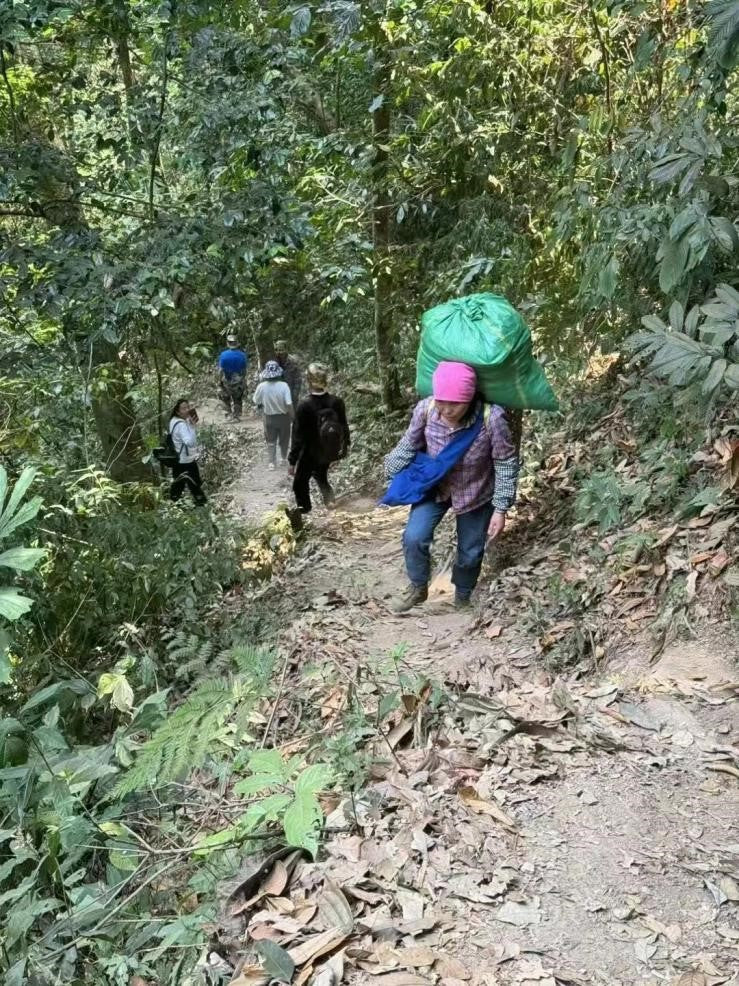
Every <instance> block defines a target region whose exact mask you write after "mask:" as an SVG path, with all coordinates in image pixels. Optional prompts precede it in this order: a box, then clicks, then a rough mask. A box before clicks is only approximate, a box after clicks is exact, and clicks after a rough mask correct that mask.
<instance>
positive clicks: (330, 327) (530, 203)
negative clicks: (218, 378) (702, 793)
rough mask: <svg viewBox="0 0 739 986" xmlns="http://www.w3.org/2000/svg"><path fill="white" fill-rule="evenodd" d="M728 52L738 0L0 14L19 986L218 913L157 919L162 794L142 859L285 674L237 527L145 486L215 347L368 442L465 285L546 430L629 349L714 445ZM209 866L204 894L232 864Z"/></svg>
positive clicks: (738, 363) (261, 812)
mask: <svg viewBox="0 0 739 986" xmlns="http://www.w3.org/2000/svg"><path fill="white" fill-rule="evenodd" d="M738 57H739V2H737V0H712V2H708V3H703V2H699V0H685V2H681V0H624V2H618V0H614V2H607V0H563V2H559V0H528V2H527V3H523V2H520V0H492V2H486V3H478V2H475V0H438V2H437V0H435V2H422V0H397V2H390V0H388V2H377V0H367V2H364V3H357V2H353V0H325V2H316V3H300V2H296V3H289V2H283V0H272V2H252V0H233V2H222V3H215V2H212V0H183V2H178V0H161V2H153V0H94V2H90V0H5V2H4V3H3V4H0V76H1V77H0V292H1V299H0V339H1V344H2V351H1V352H0V397H1V401H2V425H1V427H0V455H1V456H2V462H3V463H4V467H3V472H2V475H1V476H0V479H1V480H2V482H1V483H0V507H1V508H2V513H1V514H0V539H1V540H2V548H3V549H4V551H3V553H2V555H0V565H3V566H4V568H5V570H6V576H5V578H4V580H3V581H4V582H8V583H12V584H9V585H7V586H5V587H3V588H2V589H0V617H2V620H3V623H4V626H5V630H4V631H3V639H2V652H1V653H0V689H1V691H0V699H1V701H2V703H3V708H4V711H5V713H6V715H5V716H4V718H3V721H2V725H0V779H1V781H2V794H1V795H0V839H2V842H1V843H0V904H1V905H2V908H1V910H2V914H3V917H2V920H3V921H4V922H5V925H4V944H3V949H2V958H0V963H2V965H3V967H4V970H5V971H4V974H5V976H6V978H5V982H7V983H8V984H9V986H15V984H21V983H23V982H25V981H27V977H28V976H33V977H36V978H35V979H34V980H33V981H36V982H40V981H52V980H51V978H48V979H47V978H45V977H51V976H52V975H55V974H57V973H58V974H59V976H61V977H62V979H63V980H64V981H70V982H71V981H83V980H84V981H87V982H91V981H95V982H100V983H128V981H129V976H130V975H131V974H133V973H136V972H142V974H144V975H154V974H156V975H157V976H159V975H161V976H162V978H161V979H160V981H165V979H168V978H169V976H170V975H171V976H172V977H173V978H172V981H179V982H186V981H187V979H186V978H184V977H185V976H186V974H189V973H188V970H189V969H190V960H191V958H192V954H191V953H187V951H186V948H187V947H189V946H191V945H192V944H193V943H195V944H197V943H198V942H200V941H201V940H202V936H203V930H202V929H203V927H204V926H205V925H206V924H207V921H208V920H209V918H210V917H211V916H212V914H211V913H210V911H209V910H208V906H202V907H199V908H193V909H192V913H190V912H189V911H187V910H185V911H183V912H182V913H180V914H179V915H175V916H174V917H173V918H172V919H171V921H169V922H168V923H167V922H161V921H159V920H158V919H155V918H154V917H152V916H151V915H152V914H153V913H154V911H155V898H156V895H157V894H166V892H167V889H168V880H169V871H170V869H171V867H172V865H174V863H173V860H175V859H177V860H180V859H181V856H180V855H178V854H177V853H182V851H183V850H185V849H187V846H188V842H187V837H186V836H183V834H182V832H181V831H180V830H179V829H178V828H177V823H176V822H175V821H174V817H173V815H171V813H170V814H168V811H169V810H170V809H171V807H172V805H173V804H174V803H176V802H177V800H178V797H179V796H178V795H176V794H175V795H174V796H172V794H171V788H168V791H169V792H170V793H169V794H168V796H167V798H168V800H166V801H163V802H158V807H157V810H158V811H159V816H158V817H159V818H160V819H163V821H162V822H161V824H162V825H163V826H164V827H165V828H166V827H167V826H169V830H168V831H169V833H170V837H171V844H170V849H164V848H159V849H157V850H152V851H151V852H149V850H150V849H151V846H150V845H149V843H148V836H147V835H146V834H144V835H142V834H141V830H136V829H135V826H134V821H135V819H136V817H137V814H136V813H137V812H139V811H141V810H143V809H142V804H143V803H144V799H143V796H142V795H139V794H137V792H139V791H140V790H142V789H143V790H146V789H151V788H152V786H153V787H157V786H164V785H166V784H168V783H169V782H170V781H172V780H173V779H176V778H177V777H178V776H179V773H180V772H181V770H182V768H183V765H185V764H188V765H191V764H193V763H195V762H197V761H198V760H202V759H203V758H204V757H205V754H206V752H208V750H211V751H212V745H211V746H210V747H209V746H208V744H213V743H215V744H216V746H217V747H218V753H217V755H215V768H214V769H215V773H216V776H219V775H218V772H219V770H221V774H223V772H225V770H226V767H225V763H226V760H225V750H226V748H227V746H228V742H229V735H230V733H229V730H231V731H232V730H233V725H232V723H233V716H236V719H237V721H238V722H239V723H242V725H243V723H246V722H248V721H249V718H248V717H249V714H250V711H251V710H253V708H254V706H255V703H256V702H257V700H258V698H259V697H260V696H263V695H264V694H266V693H267V692H268V690H269V688H271V687H273V686H272V685H271V684H270V680H271V679H270V671H271V669H272V663H273V660H274V658H273V656H272V655H271V654H270V653H269V651H261V650H255V649H254V648H253V647H251V646H250V644H251V643H252V642H253V641H255V640H260V639H266V635H264V634H263V633H262V630H263V628H260V626H258V625H257V624H258V623H259V619H261V617H259V616H258V615H255V613H250V612H248V611H246V612H244V613H241V614H240V616H239V617H238V618H237V619H231V620H227V619H226V617H225V614H224V613H223V611H222V610H221V608H220V599H221V595H222V591H223V587H225V586H232V585H235V584H238V583H239V582H240V581H242V580H243V579H244V578H245V577H246V576H245V573H244V569H243V567H242V563H241V548H242V545H243V540H244V537H245V533H244V532H243V531H242V530H239V529H238V528H237V527H236V526H235V525H234V524H233V523H232V522H231V521H230V520H229V519H228V518H226V517H223V516H216V515H212V514H210V513H198V512H196V511H193V510H183V511H179V510H177V508H175V507H173V506H171V505H169V504H167V503H166V502H165V500H164V498H163V497H161V495H160V492H159V489H158V486H157V483H156V481H155V474H154V469H153V466H152V463H151V459H150V450H151V448H152V447H153V446H154V445H155V444H156V443H157V441H158V436H159V435H160V434H161V430H162V426H163V422H164V417H165V415H166V414H167V413H168V409H169V407H171V405H172V403H173V401H174V398H175V397H177V396H179V389H180V387H181V385H182V383H181V382H182V381H183V380H186V379H187V380H190V379H192V376H193V375H196V374H198V373H199V372H201V371H202V370H203V367H205V366H207V364H208V361H211V362H212V360H213V357H214V354H215V353H216V352H217V350H218V348H220V344H221V342H222V339H223V336H224V335H225V333H226V332H227V331H235V332H236V333H238V335H239V337H240V338H241V340H242V341H243V343H244V344H245V346H246V347H247V348H248V349H249V350H250V351H251V353H252V354H254V356H255V358H256V357H257V356H264V355H269V352H270V350H271V347H272V344H273V341H274V339H275V337H276V336H278V335H280V336H284V337H286V338H287V339H288V340H289V342H290V346H291V349H293V350H295V351H296V352H300V353H302V354H305V355H309V356H315V357H321V358H323V359H325V360H326V361H328V362H329V363H330V364H331V366H332V367H333V369H334V370H335V371H337V372H339V373H340V374H342V375H343V376H344V379H345V380H347V381H348V380H353V381H362V382H363V383H366V384H369V386H370V388H371V387H372V385H373V384H374V385H379V387H378V390H379V393H381V401H382V404H383V407H380V406H379V403H380V397H379V396H378V398H377V399H376V400H374V406H373V407H371V408H368V409H367V417H366V418H365V420H366V421H367V422H370V421H372V420H378V419H382V418H383V417H384V415H385V411H386V410H388V409H389V410H395V409H398V408H400V407H402V406H403V402H404V400H405V398H406V396H407V391H408V388H409V385H410V384H411V383H412V380H413V361H414V358H415V352H416V348H417V342H418V329H417V325H418V320H419V316H420V314H421V312H422V311H423V310H424V309H425V308H427V307H430V306H431V305H433V304H435V303H438V302H440V301H443V300H446V298H448V297H450V296H453V295H455V294H464V293H466V292H468V291H473V290H492V291H496V292H498V293H501V294H503V295H506V296H507V297H508V298H509V299H510V300H511V301H512V302H513V304H515V305H516V306H517V307H518V308H519V309H520V310H521V311H522V312H523V313H524V314H525V316H526V318H527V320H528V322H529V323H530V325H531V327H532V330H533V333H534V337H535V340H536V344H537V347H538V350H539V355H541V356H542V357H543V358H544V359H545V360H546V362H547V364H548V369H549V371H550V372H551V373H552V374H553V376H554V378H555V379H557V380H558V381H559V383H560V386H561V390H562V393H563V395H564V398H565V405H566V404H567V400H568V396H567V395H568V393H569V392H571V391H572V390H573V389H574V388H576V387H577V386H578V381H580V380H581V378H582V372H583V369H584V367H585V365H586V364H587V361H588V360H589V359H590V358H592V357H596V356H599V355H602V354H610V353H619V354H623V355H624V356H626V355H627V347H628V348H630V349H631V350H633V351H636V352H642V353H643V355H644V356H645V357H646V358H645V360H644V361H643V363H642V364H641V365H643V366H646V365H649V366H650V367H651V370H650V373H649V375H648V376H647V375H646V374H645V389H644V391H643V392H642V396H641V398H640V402H641V403H644V402H646V406H647V407H648V408H652V409H653V411H654V413H655V414H657V415H659V414H667V413H672V411H673V408H674V406H675V404H676V403H677V404H679V403H680V402H683V403H690V404H691V407H692V408H693V409H697V418H696V420H698V421H702V422H705V421H707V420H709V419H710V416H711V414H713V413H714V412H715V411H717V410H719V411H720V410H721V409H722V408H726V407H727V406H729V402H731V401H732V400H733V399H734V397H735V394H736V391H737V390H739V266H738V265H737V258H738V257H739V231H738V229H737V223H736V220H737V216H738V215H739V178H737V166H738V164H739V139H738V137H737V135H738V134H739V127H738V124H739V102H738V101H737V86H736V73H735V67H736V64H737V59H738ZM650 402H651V403H650ZM205 441H206V443H207V442H209V441H210V443H211V445H212V453H213V458H212V462H213V470H214V471H213V473H212V476H215V473H216V472H217V469H218V468H219V463H221V458H220V457H221V451H220V450H219V447H218V440H217V438H216V437H215V436H211V438H210V439H209V437H208V436H207V435H206V436H205ZM221 464H222V465H223V468H226V464H225V463H221ZM594 495H595V499H596V500H599V499H602V497H600V495H599V494H598V493H597V490H596V493H595V494H594ZM42 501H43V509H42ZM175 530H176V536H175V535H174V533H173V532H174V531H175ZM206 627H207V632H206ZM206 665H207V666H208V669H209V670H208V673H209V675H210V676H211V677H210V678H209V680H208V682H207V683H206V684H204V685H201V686H200V687H199V688H196V689H195V691H194V692H193V693H192V694H191V696H190V698H189V699H188V700H187V702H186V703H185V705H181V706H180V707H179V711H178V712H176V713H175V714H174V716H170V717H169V718H166V711H167V708H168V706H170V705H171V704H172V702H173V701H175V700H177V699H179V698H180V697H181V696H182V695H183V694H184V693H186V692H188V689H189V688H190V686H191V685H192V683H193V682H197V681H198V680H199V677H200V676H201V673H202V671H203V669H204V668H205V667H206ZM219 670H221V671H223V672H224V673H226V672H230V673H231V677H230V678H228V679H227V680H226V679H223V680H220V679H219V680H215V679H214V678H213V676H214V674H216V673H217V672H218V671H219ZM178 717H179V718H178ZM239 717H241V718H239ZM227 722H228V723H230V724H231V725H229V726H228V727H227V725H226V724H227ZM162 723H164V725H163V726H162V725H161V724H162ZM158 726H159V727H160V728H159V731H158V732H155V733H154V736H155V742H154V745H153V746H152V745H151V743H152V741H149V745H147V746H145V747H144V754H143V755H142V756H139V757H136V753H137V751H140V749H141V745H142V743H143V742H144V739H145V738H146V737H148V736H150V735H151V733H152V730H155V729H156V728H157V727H158ZM183 734H186V739H185V740H182V735H183ZM101 737H102V740H101ZM177 737H179V738H180V745H179V746H178V745H177V742H176V740H177ZM218 744H220V746H218ZM134 763H135V767H134V770H133V773H132V772H131V767H132V764H134ZM231 766H232V767H233V764H232V765H231ZM237 766H238V767H239V768H242V769H244V770H251V772H252V774H253V775H254V776H257V777H262V781H263V782H264V779H265V778H266V777H269V776H270V771H272V772H274V770H275V769H276V767H275V763H274V762H270V761H268V760H267V761H263V760H258V761H257V762H256V763H253V764H252V765H251V767H249V764H248V762H247V761H244V762H239V764H238V765H237ZM316 766H318V768H319V769H318V770H317V771H316V770H315V768H316ZM301 769H302V768H301V766H300V765H299V764H292V766H291V772H288V774H286V775H285V776H284V777H281V778H280V783H281V784H282V789H283V794H281V795H279V798H281V799H282V800H281V801H280V802H279V804H278V803H277V802H275V801H273V802H271V803H269V802H270V799H269V798H266V799H265V800H264V801H262V802H260V803H259V804H260V805H261V807H260V808H259V809H258V810H257V811H256V813H253V815H252V817H250V818H249V819H248V820H247V821H246V822H244V823H242V830H241V836H242V841H243V839H244V838H246V835H247V834H248V833H249V832H252V831H253V830H254V829H255V828H256V829H259V827H260V826H262V825H264V824H265V823H267V822H269V821H270V820H273V819H274V818H277V817H279V818H283V816H284V815H285V813H286V811H287V812H290V811H292V813H293V816H296V817H292V818H291V816H290V815H288V817H287V820H286V822H285V825H286V827H287V826H288V825H292V831H291V833H290V836H289V841H291V842H292V844H300V843H301V840H302V842H303V843H305V844H307V845H310V844H311V840H312V838H313V836H312V835H311V834H310V832H311V831H312V826H313V821H314V814H315V810H316V805H315V791H316V790H318V789H319V788H320V787H321V785H322V784H323V783H324V782H325V780H326V770H327V769H328V768H323V767H321V765H320V764H319V765H313V767H312V768H306V769H305V771H303V773H300V770H301ZM311 769H313V770H314V775H311V776H308V777H305V773H306V771H308V770H311ZM347 769H349V768H347ZM351 769H354V767H352V768H351ZM221 780H223V777H222V776H221ZM251 780H252V782H253V780H254V777H253V776H252V778H251ZM242 783H243V784H244V787H243V791H244V792H248V790H250V789H251V790H254V791H259V790H264V789H265V788H269V784H267V783H266V782H264V783H262V784H261V787H260V783H259V781H257V783H256V784H254V783H252V786H251V788H250V786H249V782H248V778H247V781H246V782H242ZM285 789H287V790H288V792H289V793H287V794H285V793H284V790H285ZM152 797H154V798H155V795H152ZM273 797H275V798H277V797H278V796H277V795H274V796H273ZM137 798H140V799H142V800H136V799H137ZM285 799H287V800H285ZM301 799H302V801H301ZM146 804H148V807H149V808H150V807H151V803H150V802H147V803H146ZM144 807H146V805H144ZM301 812H302V814H301ZM306 819H307V820H306ZM301 825H302V829H301ZM144 832H145V833H146V830H144ZM301 832H302V835H301ZM232 836H233V833H232V834H231V836H230V837H229V838H232ZM221 843H222V845H221V848H223V844H227V843H228V839H225V840H224V839H221ZM175 850H176V851H175ZM200 852H201V856H202V857H203V858H204V859H206V862H207V863H208V865H207V866H206V865H204V866H202V867H201V868H200V869H198V868H195V869H194V871H193V872H191V873H190V874H189V876H188V878H189V879H190V880H191V881H192V883H191V885H190V891H191V892H192V893H201V894H202V896H203V899H207V895H208V890H209V888H210V889H212V887H213V886H215V884H216V883H217V882H218V880H219V879H220V877H221V876H222V875H223V873H225V872H226V871H228V869H229V866H231V868H232V869H233V866H234V865H235V862H234V859H232V858H230V857H229V856H228V853H226V854H225V855H223V854H221V855H218V854H215V855H214V857H213V860H210V859H209V858H208V847H205V848H204V849H203V848H202V847H201V850H200ZM216 857H217V858H216ZM142 902H143V903H142ZM139 904H141V907H139ZM137 908H139V909H138V910H137ZM132 915H135V916H136V922H134V921H133V917H132ZM147 917H148V918H150V919H151V920H150V921H149V923H147V920H145V919H146V918H147ZM113 918H116V919H120V922H118V921H117V920H116V921H114V920H112V919H113ZM129 918H130V919H131V923H129V924H127V923H126V920H127V919H129ZM145 946H146V959H145V960H141V964H140V965H139V964H137V961H135V960H134V959H133V958H131V956H133V955H134V954H135V953H137V950H141V949H144V947H145ZM180 949H182V950H180ZM93 968H94V971H93ZM165 969H166V970H167V972H166V976H165V973H164V972H163V970H165ZM157 970H158V971H157ZM177 977H179V979H177ZM55 981H56V980H55Z"/></svg>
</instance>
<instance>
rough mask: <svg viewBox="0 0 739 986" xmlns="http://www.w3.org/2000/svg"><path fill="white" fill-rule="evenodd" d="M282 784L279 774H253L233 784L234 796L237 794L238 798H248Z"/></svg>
mask: <svg viewBox="0 0 739 986" xmlns="http://www.w3.org/2000/svg"><path fill="white" fill-rule="evenodd" d="M282 783H283V779H282V777H281V776H280V775H279V774H254V775H253V776H252V777H245V778H244V780H243V781H239V782H238V784H235V785H234V794H238V796H239V797H240V798H250V797H252V796H253V795H255V794H261V792H262V791H267V790H269V788H271V787H277V786H278V785H279V784H282Z"/></svg>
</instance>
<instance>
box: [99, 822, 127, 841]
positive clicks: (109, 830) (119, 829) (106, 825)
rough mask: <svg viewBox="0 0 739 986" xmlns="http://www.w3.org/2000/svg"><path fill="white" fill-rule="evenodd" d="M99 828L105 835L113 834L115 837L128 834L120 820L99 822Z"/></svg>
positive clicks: (122, 836) (118, 837)
mask: <svg viewBox="0 0 739 986" xmlns="http://www.w3.org/2000/svg"><path fill="white" fill-rule="evenodd" d="M99 828H100V829H101V830H102V831H103V832H105V834H106V835H110V836H113V837H114V838H117V839H120V838H124V837H125V836H127V835H128V832H126V830H125V829H124V827H123V826H122V825H121V824H120V822H100V826H99Z"/></svg>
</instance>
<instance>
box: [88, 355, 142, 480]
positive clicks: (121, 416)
mask: <svg viewBox="0 0 739 986" xmlns="http://www.w3.org/2000/svg"><path fill="white" fill-rule="evenodd" d="M102 367H105V368H106V369H107V371H108V375H107V376H106V381H105V382H106V386H105V390H104V391H99V390H98V388H97V387H96V388H95V392H94V394H93V396H92V401H91V404H92V415H93V418H94V419H95V430H96V431H97V435H98V439H99V441H100V447H101V451H102V459H103V465H104V467H105V470H106V472H107V473H108V475H109V476H110V477H111V479H115V480H116V481H117V482H119V483H132V482H151V480H152V478H153V475H154V473H153V470H152V468H151V466H150V465H148V464H147V463H145V462H143V461H142V459H143V458H144V456H145V454H146V453H145V449H144V440H143V438H142V435H141V429H140V428H139V425H138V422H137V421H136V415H135V413H134V409H133V404H132V403H131V398H130V397H129V396H128V385H127V383H126V379H125V376H124V375H123V369H122V367H121V364H120V361H119V360H118V354H117V353H116V352H115V347H114V346H112V345H110V343H102V344H101V343H98V344H97V345H96V347H95V349H94V350H93V354H92V368H93V374H94V373H95V372H96V371H98V372H99V371H100V369H101V368H102Z"/></svg>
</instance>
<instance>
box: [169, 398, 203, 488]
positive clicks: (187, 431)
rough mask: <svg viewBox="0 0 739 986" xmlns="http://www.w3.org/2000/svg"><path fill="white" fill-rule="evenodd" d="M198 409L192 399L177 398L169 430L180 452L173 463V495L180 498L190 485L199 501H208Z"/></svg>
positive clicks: (177, 450)
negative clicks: (201, 467)
mask: <svg viewBox="0 0 739 986" xmlns="http://www.w3.org/2000/svg"><path fill="white" fill-rule="evenodd" d="M197 423H198V413H197V411H196V410H195V408H194V407H191V405H190V402H189V401H187V400H185V399H184V398H182V399H181V400H179V401H177V403H176V404H175V406H174V409H173V411H172V417H171V418H170V421H169V434H170V435H171V437H172V444H173V445H174V449H175V452H176V453H177V462H175V464H174V466H172V486H171V487H170V490H169V496H170V499H172V500H179V499H180V497H181V496H182V494H183V493H184V492H185V490H186V489H188V490H189V491H190V493H191V494H192V498H193V500H194V501H195V503H197V504H199V505H202V504H203V503H205V493H203V481H202V479H201V478H200V470H199V469H198V459H199V458H200V446H199V445H198V434H197Z"/></svg>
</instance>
